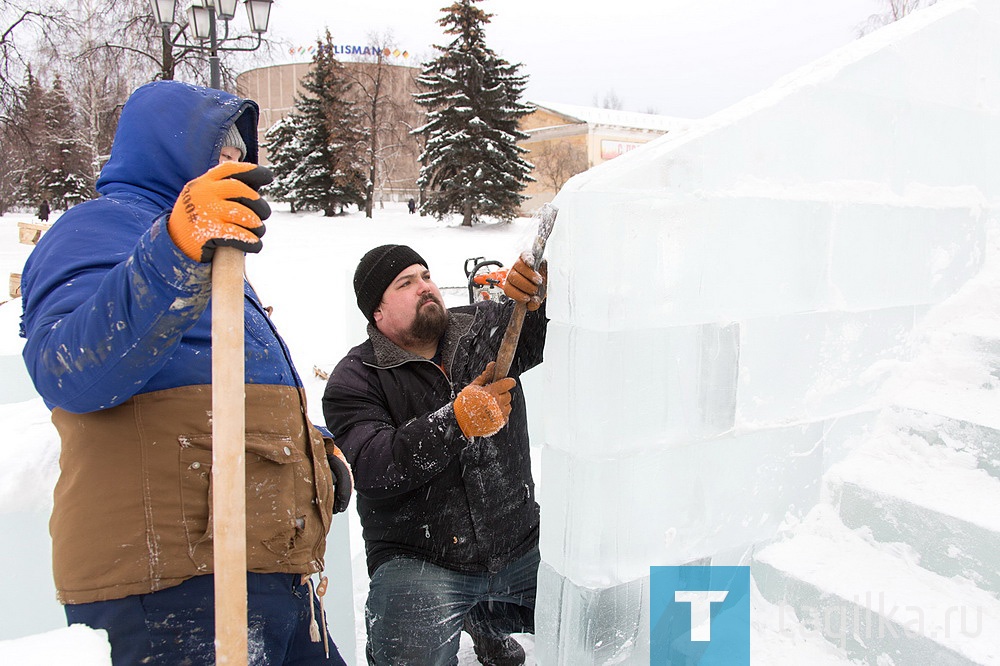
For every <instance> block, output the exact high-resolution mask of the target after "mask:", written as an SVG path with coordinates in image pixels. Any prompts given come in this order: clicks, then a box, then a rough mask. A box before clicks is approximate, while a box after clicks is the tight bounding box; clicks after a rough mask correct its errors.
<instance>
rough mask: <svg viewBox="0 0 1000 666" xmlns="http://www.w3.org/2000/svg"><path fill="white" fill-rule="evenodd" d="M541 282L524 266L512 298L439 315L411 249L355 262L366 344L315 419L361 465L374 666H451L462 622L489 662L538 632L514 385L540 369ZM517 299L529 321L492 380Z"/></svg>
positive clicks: (528, 480) (333, 378)
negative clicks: (501, 374)
mask: <svg viewBox="0 0 1000 666" xmlns="http://www.w3.org/2000/svg"><path fill="white" fill-rule="evenodd" d="M544 273H545V270H544V265H543V267H542V269H541V273H539V272H536V271H534V270H532V269H531V268H529V267H528V266H527V264H525V262H524V260H523V259H518V261H517V262H516V263H515V264H514V265H513V266H512V267H511V269H510V271H508V276H507V280H506V282H505V284H504V292H505V293H506V294H507V295H508V296H509V297H510V300H508V301H507V302H505V303H499V302H496V301H482V302H479V303H476V304H474V305H468V306H462V307H457V308H451V309H445V307H444V301H443V299H442V297H441V292H440V291H439V290H438V288H437V286H436V285H435V284H434V282H433V281H432V280H431V276H430V271H429V270H428V267H427V262H426V261H424V259H423V258H422V257H421V256H420V255H419V254H417V253H416V252H415V251H414V250H413V249H411V248H409V247H407V246H405V245H383V246H380V247H377V248H374V249H373V250H371V251H369V252H368V253H367V254H365V256H364V257H363V258H362V259H361V261H360V262H359V264H358V268H357V271H356V272H355V274H354V290H355V293H356V295H357V300H358V307H359V308H361V312H362V313H364V315H365V317H366V318H367V319H368V322H369V326H368V340H367V341H365V342H364V343H362V344H360V345H358V346H357V347H355V348H354V349H352V350H351V351H350V352H349V353H348V354H347V356H346V357H345V358H344V359H343V360H342V361H341V362H340V363H339V364H338V365H337V367H336V369H335V370H334V371H333V373H332V374H331V375H330V379H329V382H328V384H327V387H326V392H325V394H324V396H323V413H324V416H325V417H326V422H327V426H328V427H329V429H330V430H331V432H332V433H333V435H334V438H335V440H336V442H337V444H338V446H339V447H340V448H341V450H343V451H344V453H345V455H346V456H347V459H348V461H349V462H350V463H351V466H352V468H353V470H354V480H355V490H356V492H357V502H358V512H359V514H360V516H361V525H362V527H363V530H364V539H365V549H366V553H367V558H368V571H369V574H370V576H371V583H370V586H369V594H368V602H367V605H366V609H365V619H366V625H367V630H368V645H367V656H368V663H369V664H377V665H382V664H386V665H393V666H395V665H398V664H441V665H445V664H457V663H458V661H457V656H456V655H457V653H458V648H459V638H460V634H461V631H462V629H463V628H464V629H465V630H466V631H467V632H468V633H469V634H470V635H471V636H472V638H473V643H474V646H475V651H476V655H477V656H478V657H479V660H480V661H481V662H482V663H483V664H494V665H497V666H506V665H508V664H509V665H517V664H522V663H524V650H523V648H522V647H521V646H520V645H519V644H518V643H517V641H516V640H515V639H514V638H512V637H511V636H510V634H511V633H533V632H534V605H535V579H536V575H537V570H538V560H539V557H538V504H537V503H536V502H535V486H534V481H533V480H532V477H531V460H530V455H529V447H528V423H527V415H526V412H525V403H524V395H523V393H522V392H521V387H520V386H519V385H518V384H517V382H516V381H515V380H516V378H517V377H518V376H519V375H520V374H521V373H522V372H524V371H526V370H528V369H529V368H532V367H534V366H535V365H537V364H539V363H540V362H541V361H542V349H543V347H544V343H545V330H546V324H547V319H546V317H545V310H544V305H543V303H542V300H543V299H542V298H541V297H540V296H539V295H538V294H539V288H540V287H541V285H542V284H543V283H544V277H543V274H544ZM516 302H521V303H526V304H527V308H528V313H527V315H526V317H525V321H524V326H523V329H522V331H521V336H520V339H519V343H518V347H517V350H516V353H515V355H514V360H513V363H512V364H511V368H510V372H509V373H508V376H507V377H505V378H500V379H497V380H496V381H494V378H493V367H494V364H493V363H492V361H493V359H495V358H496V357H497V352H498V350H499V347H500V342H501V340H502V338H503V335H504V331H505V329H506V327H507V322H508V320H509V319H510V315H511V312H512V311H513V309H514V306H515V303H516Z"/></svg>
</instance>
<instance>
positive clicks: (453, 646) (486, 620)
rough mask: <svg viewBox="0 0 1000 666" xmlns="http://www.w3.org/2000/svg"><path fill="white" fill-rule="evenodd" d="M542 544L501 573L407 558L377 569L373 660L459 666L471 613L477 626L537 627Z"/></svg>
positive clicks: (368, 619)
mask: <svg viewBox="0 0 1000 666" xmlns="http://www.w3.org/2000/svg"><path fill="white" fill-rule="evenodd" d="M538 560H539V557H538V548H535V549H534V550H532V551H531V552H530V553H528V554H526V555H525V556H524V557H522V558H520V559H519V560H516V561H514V562H513V563H511V564H510V565H509V566H508V567H507V568H506V569H504V570H503V571H500V572H498V573H495V574H490V573H461V572H458V571H452V570H451V569H445V568H443V567H439V566H435V565H433V564H430V563H428V562H424V561H423V560H418V559H414V558H407V557H399V558H396V559H393V560H389V561H388V562H386V563H384V564H382V565H381V566H379V568H378V569H376V570H375V573H374V575H373V576H372V579H371V583H370V586H369V589H368V604H367V605H366V606H365V624H366V625H367V629H368V646H367V650H366V652H367V656H368V663H369V664H371V665H373V666H401V665H406V666H454V665H455V664H458V648H459V642H460V638H461V632H462V626H463V622H464V621H465V617H466V615H468V616H469V623H470V624H471V625H472V627H473V629H474V630H475V632H476V633H479V634H486V635H493V636H497V637H499V636H506V635H507V634H514V633H534V632H535V585H536V579H537V576H538Z"/></svg>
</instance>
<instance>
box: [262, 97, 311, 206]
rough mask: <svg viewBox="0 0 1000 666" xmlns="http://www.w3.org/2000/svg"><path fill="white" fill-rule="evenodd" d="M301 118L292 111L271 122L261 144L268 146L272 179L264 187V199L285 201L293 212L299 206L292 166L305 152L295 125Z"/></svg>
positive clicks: (294, 165) (298, 161)
mask: <svg viewBox="0 0 1000 666" xmlns="http://www.w3.org/2000/svg"><path fill="white" fill-rule="evenodd" d="M298 124H300V118H299V117H298V116H297V115H296V114H295V112H294V111H293V112H292V113H291V114H289V115H287V116H285V117H284V118H282V119H281V120H279V121H278V122H276V123H274V124H273V125H271V127H270V128H269V129H268V130H267V134H265V135H264V147H265V148H267V159H268V162H270V168H271V172H272V173H274V180H273V181H272V182H271V184H270V185H268V186H267V189H266V193H267V198H268V199H272V200H274V201H287V202H289V203H290V204H291V210H292V212H293V213H294V212H295V211H296V210H297V209H298V207H297V206H296V204H295V200H296V197H295V196H294V195H293V191H294V189H295V182H294V180H293V178H292V175H293V172H294V171H295V167H296V166H297V165H298V164H300V163H301V162H302V157H303V156H304V155H305V148H304V145H303V143H302V142H301V141H300V140H299V133H298V130H297V129H296V126H297V125H298Z"/></svg>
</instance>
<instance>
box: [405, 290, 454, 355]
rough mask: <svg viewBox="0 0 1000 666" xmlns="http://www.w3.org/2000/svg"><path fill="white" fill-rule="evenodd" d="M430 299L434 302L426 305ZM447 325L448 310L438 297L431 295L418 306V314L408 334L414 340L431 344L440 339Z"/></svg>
mask: <svg viewBox="0 0 1000 666" xmlns="http://www.w3.org/2000/svg"><path fill="white" fill-rule="evenodd" d="M428 301H431V302H433V305H431V306H429V307H424V305H425V304H426V303H427V302H428ZM447 327H448V311H447V310H445V309H444V305H442V304H441V303H440V302H439V301H438V300H437V298H435V297H434V296H430V295H429V296H427V298H425V299H424V300H422V301H421V302H420V304H419V305H418V306H417V316H416V317H415V318H414V320H413V323H412V324H411V325H410V330H409V331H407V334H408V335H409V337H410V339H411V340H412V341H413V342H417V343H423V344H429V343H431V342H437V341H438V340H440V339H441V336H442V335H443V334H444V330H445V328H447Z"/></svg>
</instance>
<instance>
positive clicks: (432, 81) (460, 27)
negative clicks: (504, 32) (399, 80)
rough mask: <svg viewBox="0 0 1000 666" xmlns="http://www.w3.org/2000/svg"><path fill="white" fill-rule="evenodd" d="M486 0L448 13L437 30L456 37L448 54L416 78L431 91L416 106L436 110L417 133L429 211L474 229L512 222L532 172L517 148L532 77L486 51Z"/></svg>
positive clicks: (467, 0)
mask: <svg viewBox="0 0 1000 666" xmlns="http://www.w3.org/2000/svg"><path fill="white" fill-rule="evenodd" d="M479 1H480V0H457V2H455V3H454V4H452V5H451V6H450V7H446V8H444V9H443V10H442V11H443V12H446V15H445V17H444V18H442V19H440V20H439V21H438V23H439V24H440V25H441V26H443V27H444V28H445V33H447V34H451V35H455V36H456V37H455V39H454V41H452V42H451V44H449V45H448V46H447V47H441V46H435V48H436V49H438V50H439V51H441V54H440V55H439V56H438V57H437V58H435V59H434V60H432V61H430V62H429V63H427V64H426V65H424V69H423V72H422V74H421V76H420V77H419V78H418V79H417V80H418V82H419V83H420V84H421V85H422V86H424V88H425V90H424V92H421V93H418V94H417V95H416V97H415V99H416V102H417V103H418V104H420V105H422V106H425V107H427V108H428V109H429V111H430V112H429V113H428V116H427V117H428V121H427V124H425V125H424V126H423V127H420V128H418V129H416V130H414V132H415V133H418V134H423V135H424V136H425V138H426V142H427V143H426V147H425V149H424V152H423V154H422V155H421V156H420V162H421V165H422V166H421V169H420V178H419V179H418V181H417V184H418V185H419V186H420V187H421V188H422V189H426V190H427V200H426V201H425V202H424V204H423V210H426V211H428V212H429V213H431V214H432V215H434V216H435V217H437V218H438V219H441V218H443V217H444V216H445V215H448V214H450V213H457V214H460V215H462V225H463V226H471V225H472V223H473V222H476V221H479V220H480V219H481V218H482V216H484V215H490V216H493V217H498V218H500V219H502V220H508V221H509V220H511V219H513V218H514V217H516V216H517V215H518V212H519V209H520V205H521V202H522V201H524V199H525V198H526V197H524V196H522V195H521V191H522V190H524V188H525V186H526V185H527V183H528V182H530V181H532V180H533V179H532V178H531V177H530V176H529V175H528V174H529V172H530V171H531V169H532V165H531V164H530V163H529V162H527V161H525V160H524V159H522V157H521V156H522V155H523V154H524V153H526V152H527V151H526V150H525V149H524V148H521V147H520V146H518V145H517V141H518V140H519V139H526V138H527V136H528V135H527V134H525V133H523V132H521V131H520V130H519V129H518V121H519V120H520V119H521V118H522V117H524V116H525V115H527V114H529V113H531V111H533V110H534V109H533V107H531V106H528V105H526V104H523V103H522V102H521V95H522V93H523V92H524V87H525V85H526V83H527V76H522V75H520V74H518V69H519V68H520V65H511V64H510V63H508V62H507V61H505V60H504V59H502V58H500V57H499V56H497V55H496V54H495V53H494V52H493V51H492V50H490V49H489V48H488V47H487V46H486V42H485V37H484V34H483V26H484V25H485V24H487V23H489V21H490V18H492V15H491V14H487V13H486V12H484V11H483V10H481V9H479V8H478V7H476V3H477V2H479Z"/></svg>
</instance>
